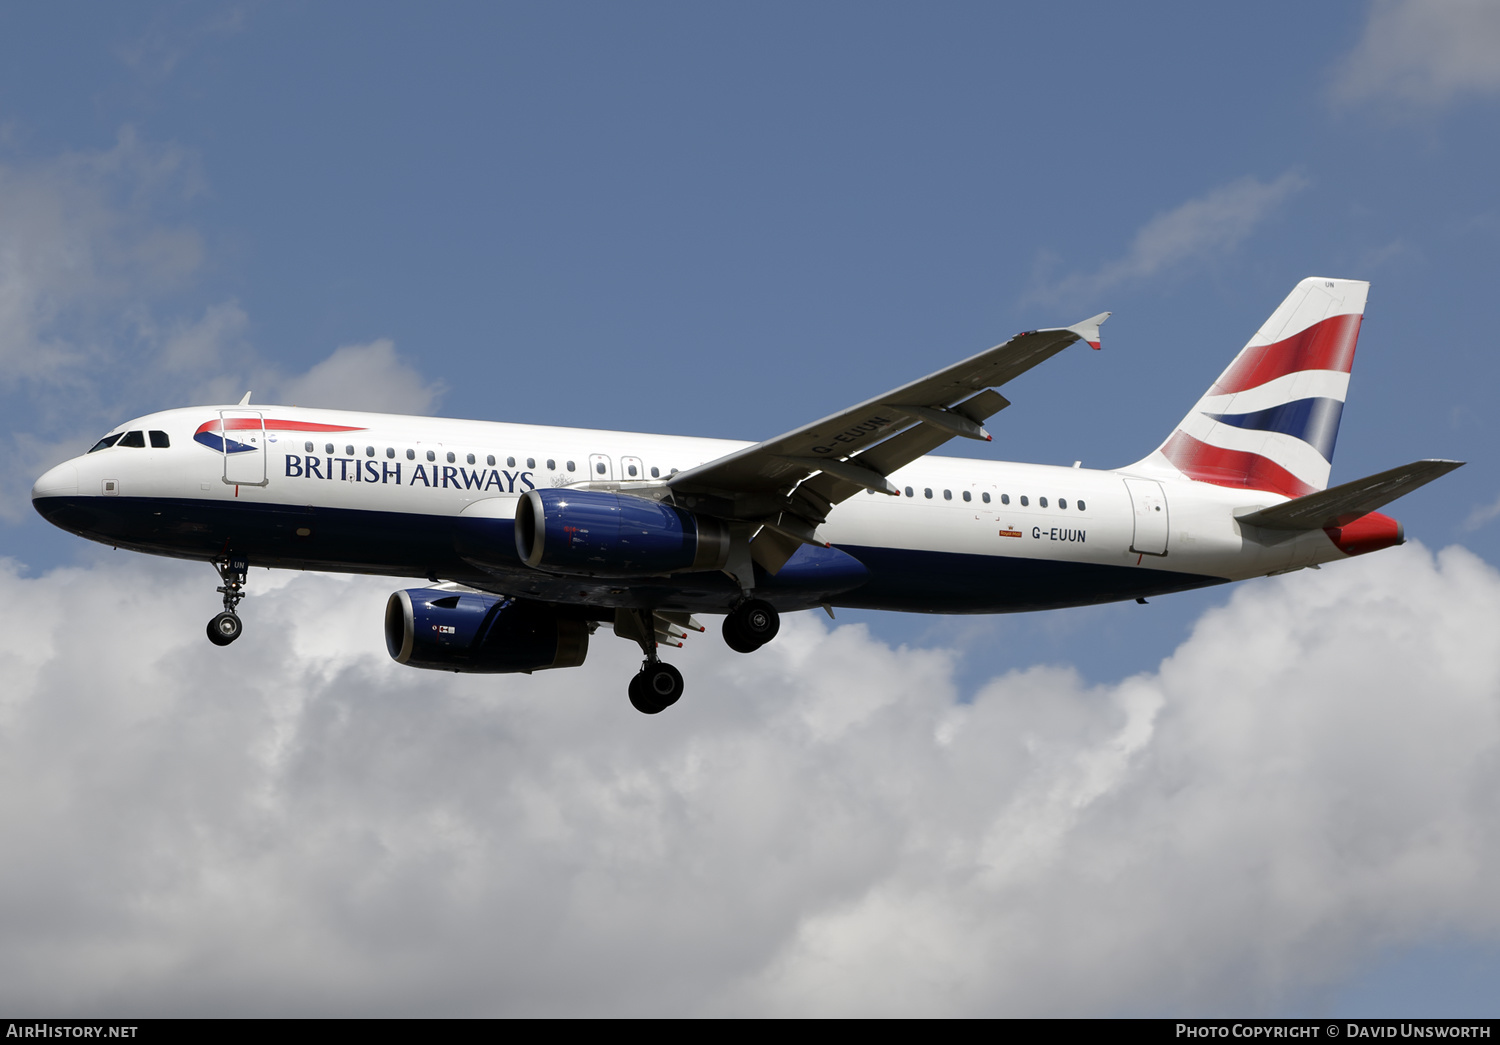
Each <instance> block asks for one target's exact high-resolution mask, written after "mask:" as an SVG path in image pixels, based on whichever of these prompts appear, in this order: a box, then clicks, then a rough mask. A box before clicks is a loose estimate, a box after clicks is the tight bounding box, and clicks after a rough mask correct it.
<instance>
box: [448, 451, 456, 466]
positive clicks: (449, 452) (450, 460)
mask: <svg viewBox="0 0 1500 1045" xmlns="http://www.w3.org/2000/svg"><path fill="white" fill-rule="evenodd" d="M457 460H458V458H457V457H454V456H453V451H452V450H449V451H448V463H449V464H453V463H454V462H455V461H457Z"/></svg>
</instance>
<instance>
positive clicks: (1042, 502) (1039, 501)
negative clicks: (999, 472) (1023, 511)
mask: <svg viewBox="0 0 1500 1045" xmlns="http://www.w3.org/2000/svg"><path fill="white" fill-rule="evenodd" d="M1021 503H1022V504H1025V503H1026V498H1024V497H1022V498H1021ZM1036 503H1037V504H1038V505H1040V506H1041V507H1043V508H1045V507H1047V498H1045V497H1038V498H1037V499H1036Z"/></svg>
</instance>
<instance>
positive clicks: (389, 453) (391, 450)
mask: <svg viewBox="0 0 1500 1045" xmlns="http://www.w3.org/2000/svg"><path fill="white" fill-rule="evenodd" d="M385 455H386V456H387V457H395V456H396V448H395V447H394V446H388V447H386V448H385Z"/></svg>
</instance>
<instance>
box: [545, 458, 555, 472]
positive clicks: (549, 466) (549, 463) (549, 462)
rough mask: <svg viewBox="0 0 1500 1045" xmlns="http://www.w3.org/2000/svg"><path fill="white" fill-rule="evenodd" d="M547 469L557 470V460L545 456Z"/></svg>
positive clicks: (550, 470)
mask: <svg viewBox="0 0 1500 1045" xmlns="http://www.w3.org/2000/svg"><path fill="white" fill-rule="evenodd" d="M547 471H549V472H555V471H557V462H556V461H554V460H553V459H552V458H550V457H549V458H547Z"/></svg>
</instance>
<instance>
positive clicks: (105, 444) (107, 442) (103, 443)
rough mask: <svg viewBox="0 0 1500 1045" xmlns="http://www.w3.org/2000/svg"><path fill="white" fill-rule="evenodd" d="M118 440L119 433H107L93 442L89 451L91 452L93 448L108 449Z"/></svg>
mask: <svg viewBox="0 0 1500 1045" xmlns="http://www.w3.org/2000/svg"><path fill="white" fill-rule="evenodd" d="M119 441H120V433H118V432H116V433H115V434H114V435H107V436H105V437H104V438H103V439H101V440H99V441H98V442H97V443H95V444H94V449H93V450H90V451H89V453H93V452H94V450H108V449H109V448H110V447H111V446H114V445H115V444H116V443H118V442H119Z"/></svg>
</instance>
